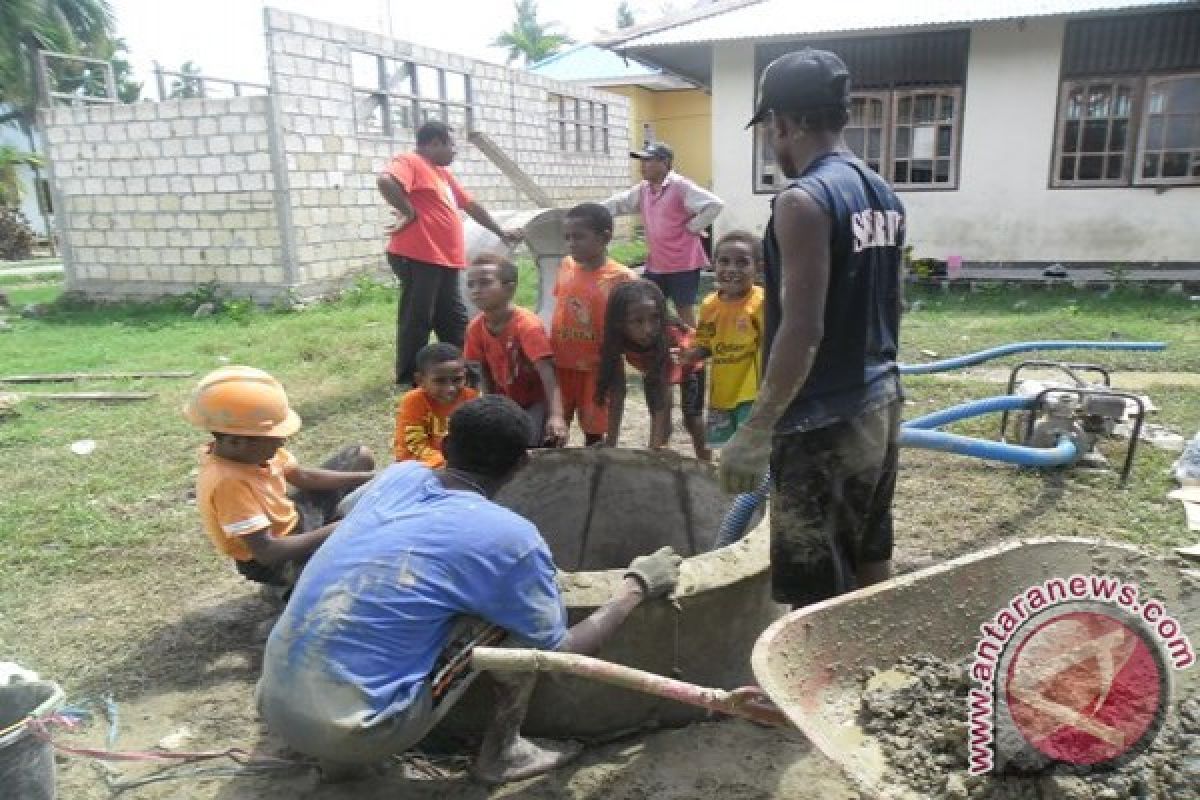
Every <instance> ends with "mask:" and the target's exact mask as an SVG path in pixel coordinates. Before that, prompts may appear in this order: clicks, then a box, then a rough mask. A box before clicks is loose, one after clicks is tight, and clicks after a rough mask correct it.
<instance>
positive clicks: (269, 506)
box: [183, 367, 375, 587]
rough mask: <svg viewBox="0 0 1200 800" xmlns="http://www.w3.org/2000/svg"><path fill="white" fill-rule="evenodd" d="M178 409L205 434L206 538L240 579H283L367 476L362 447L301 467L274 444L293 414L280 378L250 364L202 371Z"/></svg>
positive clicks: (295, 423) (201, 493) (200, 485)
mask: <svg viewBox="0 0 1200 800" xmlns="http://www.w3.org/2000/svg"><path fill="white" fill-rule="evenodd" d="M183 413H184V416H185V417H187V420H188V422H190V423H191V424H192V425H194V426H196V427H197V428H201V429H202V430H206V431H209V432H210V433H211V434H212V436H213V440H212V442H210V443H209V444H208V445H207V446H206V447H205V448H204V451H203V452H202V454H201V456H200V473H199V475H198V477H197V479H196V506H197V508H199V510H200V519H201V520H202V521H203V524H204V530H205V532H206V533H207V534H208V536H209V538H210V539H212V542H213V545H214V546H215V547H216V549H217V551H218V552H220V553H222V554H224V555H226V556H229V557H230V558H232V559H233V560H234V562H235V564H236V565H237V569H238V572H240V573H241V574H242V575H243V576H244V577H246V578H248V579H249V580H252V581H256V582H258V583H263V584H267V585H269V586H278V587H286V586H290V585H291V584H292V583H294V582H295V578H296V575H297V574H298V573H299V567H302V566H303V565H304V562H305V561H307V560H308V557H309V556H311V555H312V554H313V553H314V552H315V551H316V549H317V548H318V547H320V546H321V543H322V542H324V541H325V540H326V539H327V538H328V537H329V534H331V533H333V529H334V527H335V525H336V523H334V524H330V523H331V521H332V520H333V519H334V517H335V511H336V508H337V505H338V503H339V502H340V501H341V499H342V498H343V497H344V496H345V495H346V494H347V493H348V492H349V491H350V490H352V489H354V488H355V487H357V486H360V485H362V484H364V483H366V482H367V481H369V480H370V479H371V478H373V477H374V472H373V471H372V470H373V469H374V467H375V461H374V458H373V456H372V454H371V451H370V450H368V449H367V448H366V447H361V446H354V445H352V446H349V447H346V448H343V449H342V450H340V451H339V452H338V453H337V454H336V455H334V456H333V457H332V458H331V459H329V460H328V461H326V462H325V463H324V464H322V465H321V467H319V468H311V467H302V466H300V465H299V464H298V463H297V462H296V459H295V458H294V457H293V456H292V454H291V453H289V452H288V451H287V450H285V449H284V447H283V445H284V443H285V442H286V441H287V438H288V437H289V436H291V435H292V434H294V433H296V431H298V430H300V417H299V416H298V415H297V414H296V412H295V411H293V410H292V409H291V407H290V406H289V405H288V399H287V393H286V392H285V391H284V389H283V385H282V384H280V383H279V381H277V380H276V379H275V378H273V377H272V376H271V375H269V374H268V373H266V372H264V371H262V370H260V369H255V368H254V367H223V368H221V369H218V370H215V371H213V372H210V373H209V374H208V375H206V376H204V378H203V379H201V381H200V383H199V384H198V385H197V386H196V388H195V390H193V392H192V396H191V398H190V399H189V400H188V402H187V405H186V406H184V409H183ZM289 486H290V487H291V491H289V488H288V487H289Z"/></svg>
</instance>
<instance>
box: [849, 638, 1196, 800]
mask: <svg viewBox="0 0 1200 800" xmlns="http://www.w3.org/2000/svg"><path fill="white" fill-rule="evenodd" d="M894 671H895V672H897V673H900V674H902V675H907V676H911V678H912V680H911V681H906V682H905V683H907V685H903V686H897V685H895V682H894V681H887V682H882V683H884V684H885V685H883V686H881V687H880V688H873V687H875V686H879V685H880V683H881V682H879V681H874V680H873V678H875V677H876V676H877V675H878V671H875V670H872V671H869V672H868V673H865V674H863V675H862V676H861V680H862V686H863V690H864V691H863V694H862V703H861V708H860V710H859V715H858V717H859V718H858V722H859V724H860V725H861V726H862V729H863V731H864V732H865V733H867V734H868V735H870V736H871V737H872V738H873V739H875V740H876V741H878V742H879V744H880V746H881V749H882V751H883V755H884V759H885V761H886V764H887V767H886V769H885V773H884V778H883V782H882V787H881V788H882V789H883V792H882V794H883V796H884V797H888V798H911V797H922V798H937V799H938V800H942V799H943V798H944V799H946V800H962V799H964V798H971V800H976V799H978V800H1090V799H1091V798H1095V799H1096V800H1118V798H1120V799H1121V800H1123V799H1124V798H1146V799H1153V800H1160V798H1161V800H1166V799H1167V798H1170V800H1186V799H1187V798H1192V799H1194V800H1200V694H1196V693H1192V694H1191V695H1189V696H1187V697H1182V698H1181V697H1176V698H1174V704H1175V708H1174V709H1173V713H1170V714H1168V715H1167V718H1166V721H1165V722H1164V724H1163V727H1162V729H1161V730H1160V732H1159V734H1158V737H1157V738H1156V739H1155V741H1154V742H1153V744H1151V745H1150V747H1149V748H1147V749H1146V750H1145V751H1144V752H1142V753H1141V754H1140V755H1138V756H1137V757H1136V758H1134V759H1133V760H1131V761H1129V762H1127V763H1126V764H1124V765H1123V766H1121V767H1119V768H1117V769H1115V770H1109V771H1090V772H1087V773H1085V774H1070V773H1066V772H1064V773H1058V774H1055V773H1051V774H1040V775H1036V776H1033V775H979V776H973V775H969V774H968V772H967V757H968V743H967V693H968V691H969V690H970V688H971V685H972V684H971V679H970V677H969V674H968V664H967V662H962V663H948V662H946V661H944V660H941V659H937V658H933V657H931V656H928V655H913V656H908V657H906V658H904V659H902V660H901V661H900V662H899V663H898V664H897V665H896V666H895V667H894Z"/></svg>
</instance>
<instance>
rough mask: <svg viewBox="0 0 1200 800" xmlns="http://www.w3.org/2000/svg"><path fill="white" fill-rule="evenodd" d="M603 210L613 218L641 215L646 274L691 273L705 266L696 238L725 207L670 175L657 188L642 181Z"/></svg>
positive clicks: (714, 197)
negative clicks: (645, 252)
mask: <svg viewBox="0 0 1200 800" xmlns="http://www.w3.org/2000/svg"><path fill="white" fill-rule="evenodd" d="M605 206H606V207H607V208H608V210H609V211H611V212H612V213H614V214H632V213H635V212H638V211H640V212H641V214H642V225H643V226H644V227H645V229H646V245H647V247H648V248H649V250H650V253H649V255H648V257H647V259H646V271H647V272H660V273H661V272H690V271H692V270H696V269H700V268H701V267H706V266H708V256H706V255H705V254H704V246H703V244H702V243H701V239H700V235H699V234H700V231H702V230H704V229H705V228H707V227H708V226H709V225H710V224H712V221H713V220H714V219H716V217H717V215H718V214H720V213H721V209H722V208H723V207H724V204H723V203H722V202H721V201H720V199H719V198H718V197H717V196H716V195H715V194H713V193H712V192H709V191H706V190H705V189H702V188H700V187H699V186H697V185H696V184H695V183H693V182H692V181H690V180H688V179H687V178H685V177H683V176H682V175H679V174H677V173H675V172H671V173H669V174H668V175H667V178H666V180H664V181H663V184H662V186H661V187H660V188H658V189H655V188H654V187H652V186H651V185H650V184H649V182H647V181H642V182H641V183H639V184H638V185H637V186H634V187H633V188H631V189H628V190H626V191H624V192H621V193H619V194H617V195H614V196H612V197H610V198H609V199H608V200H607V201H605Z"/></svg>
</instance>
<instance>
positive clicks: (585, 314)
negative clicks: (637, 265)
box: [550, 203, 637, 445]
mask: <svg viewBox="0 0 1200 800" xmlns="http://www.w3.org/2000/svg"><path fill="white" fill-rule="evenodd" d="M563 228H564V236H565V238H566V244H567V253H568V255H567V257H566V258H564V259H563V261H562V266H561V267H560V268H559V272H558V280H557V281H556V282H555V284H554V297H555V301H556V302H555V307H554V317H553V319H552V321H551V323H550V341H551V344H552V345H553V347H554V367H555V372H556V373H557V376H558V387H559V391H561V392H562V400H563V417H564V419H565V420H566V422H567V424H568V425H570V423H571V419H572V417H574V416H575V415H576V414H578V416H579V427H580V428H582V429H583V434H584V441H585V443H586V444H589V445H592V444H596V443H598V442H600V441H602V440H603V439H604V434H605V432H606V431H607V430H608V409H607V407H606V406H605V405H604V404H603V403H601V402H599V399H598V397H597V394H596V375H597V369H598V368H599V366H600V346H601V344H602V341H603V336H604V312H605V309H606V308H607V306H608V295H609V292H611V291H612V290H613V288H614V287H615V286H618V285H620V284H622V283H627V282H629V281H632V280H636V279H637V275H635V274H634V272H633V270H631V269H629V268H628V267H625V266H623V265H621V264H618V263H617V262H616V261H613V260H612V259H611V258H609V257H608V243H609V242H610V241H611V240H612V230H613V221H612V214H610V213H609V212H608V210H607V209H606V208H605V207H604V206H602V205H600V204H599V203H581V204H580V205H577V206H575V207H574V208H572V209H571V210H570V211H568V212H567V217H566V221H565V223H564V226H563Z"/></svg>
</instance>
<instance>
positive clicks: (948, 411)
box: [713, 339, 1167, 550]
mask: <svg viewBox="0 0 1200 800" xmlns="http://www.w3.org/2000/svg"><path fill="white" fill-rule="evenodd" d="M1166 347H1167V345H1166V343H1165V342H1084V341H1071V340H1057V339H1056V340H1050V341H1044V342H1014V343H1012V344H1005V345H1000V346H999V347H992V348H989V349H987V350H980V351H978V352H976V353H968V354H966V355H962V356H956V357H954V358H947V359H944V360H942V361H933V362H930V363H928V364H900V365H899V369H900V374H901V375H925V374H928V373H933V372H949V371H951V370H956V369H962V368H964V367H970V366H974V365H975V364H982V363H983V362H985V361H990V360H991V359H993V358H1000V357H1001V356H1008V355H1012V354H1014V353H1026V352H1030V351H1035V350H1135V351H1146V352H1156V351H1159V350H1165V349H1166ZM1033 401H1034V398H1032V397H1022V396H1020V395H1001V396H999V397H988V398H985V399H983V400H974V401H971V402H969V403H962V404H960V405H957V406H951V407H950V408H945V409H942V410H941V411H935V412H933V413H932V414H926V415H925V416H923V417H917V418H916V419H911V420H909V421H908V422H905V423H904V424H903V425H902V426H901V429H900V439H899V442H898V444H899V445H900V446H901V447H915V448H919V449H923V450H940V451H942V452H944V453H958V454H959V455H964V456H974V457H975V458H983V459H987V460H990V461H1003V462H1005V463H1008V464H1016V465H1018V466H1022V467H1061V466H1065V465H1067V464H1072V463H1074V462H1075V461H1076V460H1077V459H1078V458H1079V448H1078V447H1077V446H1076V444H1075V443H1074V442H1073V441H1071V440H1070V439H1068V438H1067V437H1065V436H1064V437H1062V438H1060V439H1059V441H1058V444H1057V445H1055V446H1054V447H1050V448H1043V447H1025V446H1022V445H1015V444H1006V443H1004V442H990V441H987V440H985V439H972V438H971V437H969V436H959V435H958V434H954V433H946V432H944V431H939V430H932V429H934V428H939V427H941V426H942V425H948V424H950V423H952V422H958V421H960V420H964V419H968V418H970V417H977V416H980V415H982V414H990V413H993V412H996V411H1024V410H1029V409H1032V408H1033ZM770 487H771V473H770V472H768V473H767V474H766V475H764V476H763V480H762V483H761V484H760V485H759V487H758V488H757V489H755V490H754V491H753V492H746V493H745V494H739V495H738V496H737V497H735V498H734V499H733V502H732V503H731V504H730V506H729V510H728V511H726V512H725V517H724V519H722V520H721V527H720V528H719V529H718V531H717V539H716V542H715V544H714V545H713V549H714V550H715V549H718V548H721V547H725V546H726V545H729V544H732V543H734V542H736V541H738V540H739V539H741V538H742V537H743V536H745V535H746V531H747V530H748V529H749V527H750V519H751V517H753V516H754V512H755V511H756V510H757V509H758V507H759V505H760V504H761V503H762V502H763V500H765V499H766V497H767V495H768V493H769V492H770Z"/></svg>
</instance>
